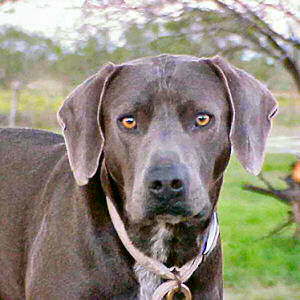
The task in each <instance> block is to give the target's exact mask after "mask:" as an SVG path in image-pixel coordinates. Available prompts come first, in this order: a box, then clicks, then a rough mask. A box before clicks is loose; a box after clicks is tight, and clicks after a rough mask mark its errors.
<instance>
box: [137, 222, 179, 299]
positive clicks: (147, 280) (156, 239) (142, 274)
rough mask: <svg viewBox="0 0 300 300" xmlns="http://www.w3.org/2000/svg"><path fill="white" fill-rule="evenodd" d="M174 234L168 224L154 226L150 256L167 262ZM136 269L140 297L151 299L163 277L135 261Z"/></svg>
mask: <svg viewBox="0 0 300 300" xmlns="http://www.w3.org/2000/svg"><path fill="white" fill-rule="evenodd" d="M172 236H173V232H172V230H171V229H170V228H168V227H167V226H166V224H163V223H160V224H157V225H156V226H155V227H154V228H153V236H152V238H151V239H150V245H151V246H150V256H151V257H153V258H155V259H157V260H158V261H160V262H163V263H165V262H166V261H167V259H168V256H169V252H170V240H171V239H172ZM134 271H135V274H136V277H137V279H138V282H139V284H140V290H139V299H140V300H148V299H151V296H152V295H153V293H154V291H155V290H156V288H157V287H158V286H159V285H160V284H161V278H160V277H159V276H157V275H155V274H153V273H152V272H150V271H149V270H147V269H146V268H145V267H144V266H141V265H140V264H138V263H135V265H134Z"/></svg>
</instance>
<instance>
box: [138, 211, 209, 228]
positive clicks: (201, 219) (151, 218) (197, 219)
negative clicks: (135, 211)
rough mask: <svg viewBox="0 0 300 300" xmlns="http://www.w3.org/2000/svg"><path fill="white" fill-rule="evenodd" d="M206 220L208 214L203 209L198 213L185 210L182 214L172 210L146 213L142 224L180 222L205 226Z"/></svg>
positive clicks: (173, 223)
mask: <svg viewBox="0 0 300 300" xmlns="http://www.w3.org/2000/svg"><path fill="white" fill-rule="evenodd" d="M207 221H208V216H206V213H205V212H204V211H200V212H199V213H194V214H193V213H192V212H191V211H189V210H188V211H186V212H185V213H183V214H179V213H174V211H172V210H171V211H167V210H166V211H165V210H164V211H163V212H161V213H155V214H148V215H147V216H146V217H145V218H144V219H143V221H142V223H143V225H151V224H157V223H160V224H166V225H177V224H180V223H184V224H190V225H195V226H201V227H205V226H206V224H207Z"/></svg>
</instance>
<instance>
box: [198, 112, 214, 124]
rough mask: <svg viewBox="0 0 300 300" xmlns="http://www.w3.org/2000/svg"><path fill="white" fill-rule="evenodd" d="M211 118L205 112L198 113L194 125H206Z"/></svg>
mask: <svg viewBox="0 0 300 300" xmlns="http://www.w3.org/2000/svg"><path fill="white" fill-rule="evenodd" d="M210 120H211V116H210V115H208V114H205V113H202V114H199V115H198V116H197V118H196V121H195V125H196V126H197V127H203V126H206V125H207V124H208V123H209V122H210Z"/></svg>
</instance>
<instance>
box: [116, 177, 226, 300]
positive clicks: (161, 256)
mask: <svg viewBox="0 0 300 300" xmlns="http://www.w3.org/2000/svg"><path fill="white" fill-rule="evenodd" d="M221 183H222V180H220V181H219V182H218V184H216V186H215V187H214V188H213V189H212V191H211V193H210V197H211V201H212V203H215V202H216V200H217V198H218V195H219V190H220V186H221ZM113 191H114V192H115V193H114V195H113V196H114V199H115V200H116V198H119V197H120V193H118V192H117V189H113ZM119 200H120V199H119ZM115 202H116V203H118V204H120V203H123V202H122V201H115ZM118 209H119V211H120V212H121V217H122V219H123V221H124V223H125V226H126V230H127V233H128V235H129V238H130V240H131V241H132V242H133V244H134V246H135V247H137V248H138V249H140V250H141V251H142V252H143V253H144V254H146V255H148V256H150V257H152V258H155V259H156V260H158V261H160V262H162V263H164V264H165V265H167V266H169V267H170V266H175V265H176V266H182V265H184V264H185V263H186V262H188V261H189V260H191V259H193V258H194V257H196V256H197V255H198V253H199V251H200V248H201V246H202V241H203V238H204V235H205V230H206V228H207V226H208V224H209V220H207V223H206V224H203V223H201V222H198V220H191V221H187V222H182V223H176V224H171V223H167V222H163V221H162V220H161V219H154V220H153V222H150V223H149V222H147V224H143V223H141V224H132V223H131V222H130V221H129V220H128V218H127V217H126V213H125V212H124V210H123V207H118ZM134 272H135V274H136V277H137V279H138V282H139V285H140V290H139V298H138V299H139V300H148V299H149V300H150V299H151V296H152V295H153V293H154V291H155V290H156V288H157V287H158V286H159V285H160V284H161V282H162V280H161V278H160V277H159V276H157V275H155V274H153V273H152V272H150V271H148V270H147V269H146V268H145V267H143V266H141V265H139V264H138V263H135V265H134Z"/></svg>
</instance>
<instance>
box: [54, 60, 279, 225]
mask: <svg viewBox="0 0 300 300" xmlns="http://www.w3.org/2000/svg"><path fill="white" fill-rule="evenodd" d="M276 108H277V105H276V102H275V100H274V98H273V97H272V95H271V94H270V92H269V91H268V90H267V89H266V88H265V87H264V86H263V85H262V84H260V83H259V82H258V81H257V80H255V79H254V78H253V77H252V76H251V75H249V74H247V73H246V72H243V71H241V70H239V69H237V68H234V67H232V66H230V65H229V64H228V63H227V62H226V61H225V60H223V59H222V58H219V57H215V58H212V59H206V58H205V59H199V58H196V57H190V56H172V55H161V56H158V57H152V58H143V59H139V60H135V61H132V62H128V63H124V64H121V65H112V64H110V65H107V66H106V67H104V68H103V69H101V70H100V72H99V73H98V74H95V75H93V76H92V77H91V78H89V79H88V80H87V81H85V82H84V83H83V84H81V85H80V86H79V87H77V88H76V89H75V90H74V91H73V92H72V93H71V94H70V96H69V97H68V98H67V99H66V100H65V102H64V104H63V106H62V108H61V109H60V111H59V113H58V119H59V123H60V125H61V126H62V127H63V129H64V135H65V140H66V146H67V150H68V156H69V161H70V165H71V168H72V170H73V172H74V176H75V179H76V181H77V183H78V184H79V185H85V184H87V183H88V180H89V178H91V177H93V176H94V175H95V173H96V171H97V169H98V167H99V164H100V157H103V158H104V159H105V166H106V168H107V170H108V173H109V176H111V178H113V180H114V181H115V182H116V183H117V185H118V186H119V188H120V189H121V190H122V193H123V198H125V203H124V210H125V212H126V214H127V216H128V218H129V220H130V221H131V222H132V223H135V222H142V221H143V220H149V219H151V218H161V219H164V220H166V221H168V222H171V223H172V222H175V223H176V222H180V221H182V220H186V219H189V218H198V219H200V220H203V221H205V220H207V219H208V217H209V215H210V213H211V211H212V209H213V206H214V205H215V201H216V194H217V192H216V188H215V187H216V186H220V183H221V180H222V176H223V172H224V170H225V168H226V166H227V163H228V160H229V156H230V152H231V147H232V148H233V150H234V151H235V153H236V155H237V158H238V159H239V161H240V162H241V164H242V165H243V166H244V167H245V168H246V169H247V170H248V171H250V172H252V173H254V174H257V173H258V172H259V171H260V169H261V165H262V162H263V155H264V149H265V143H266V138H267V136H268V133H269V131H270V119H271V117H272V116H273V115H274V113H275V111H276Z"/></svg>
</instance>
